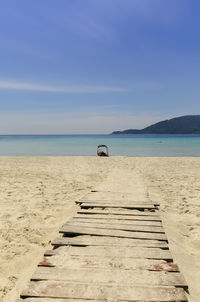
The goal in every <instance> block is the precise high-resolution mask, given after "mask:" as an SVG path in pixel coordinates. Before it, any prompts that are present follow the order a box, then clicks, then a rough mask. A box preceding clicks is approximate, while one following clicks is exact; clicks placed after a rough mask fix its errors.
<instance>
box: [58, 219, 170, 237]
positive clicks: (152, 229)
mask: <svg viewBox="0 0 200 302" xmlns="http://www.w3.org/2000/svg"><path fill="white" fill-rule="evenodd" d="M68 226H69V227H73V226H77V227H82V226H83V227H88V228H95V229H106V230H124V231H133V232H136V231H137V232H148V233H163V234H164V233H165V231H164V229H163V227H160V226H149V225H133V226H132V225H127V224H117V223H101V222H100V223H97V222H96V223H94V222H87V223H84V222H82V221H76V220H71V221H68V222H67V223H66V224H64V225H63V227H66V228H67V227H68Z"/></svg>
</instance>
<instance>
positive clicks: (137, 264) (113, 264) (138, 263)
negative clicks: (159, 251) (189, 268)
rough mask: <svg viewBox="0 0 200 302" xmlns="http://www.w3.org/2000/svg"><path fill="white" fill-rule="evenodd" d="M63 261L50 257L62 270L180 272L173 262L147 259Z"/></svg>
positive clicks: (70, 259) (96, 257) (53, 263)
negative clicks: (99, 269)
mask: <svg viewBox="0 0 200 302" xmlns="http://www.w3.org/2000/svg"><path fill="white" fill-rule="evenodd" d="M62 259H63V261H62V262H60V261H59V259H58V257H49V259H48V261H51V263H52V265H54V266H56V267H60V268H101V269H107V268H114V269H119V270H120V269H124V270H150V271H172V272H179V268H178V266H177V265H176V264H175V263H173V262H167V261H165V260H158V259H146V258H134V260H133V259H132V258H123V257H122V255H121V256H119V257H113V256H112V255H109V256H108V257H103V256H102V257H101V256H93V257H90V256H80V255H79V256H77V255H75V256H70V255H67V256H66V257H65V256H63V257H62Z"/></svg>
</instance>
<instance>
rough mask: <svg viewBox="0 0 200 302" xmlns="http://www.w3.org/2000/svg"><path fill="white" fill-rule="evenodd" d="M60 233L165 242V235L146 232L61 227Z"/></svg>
mask: <svg viewBox="0 0 200 302" xmlns="http://www.w3.org/2000/svg"><path fill="white" fill-rule="evenodd" d="M60 233H65V234H66V235H67V234H70V235H71V234H74V235H78V234H80V235H96V236H110V237H120V238H135V239H154V240H165V241H166V240H167V237H166V235H165V234H159V233H148V232H128V231H122V230H107V229H95V228H88V227H84V226H81V227H78V226H73V227H71V226H67V227H62V228H61V230H60Z"/></svg>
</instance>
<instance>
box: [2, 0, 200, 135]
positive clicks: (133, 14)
mask: <svg viewBox="0 0 200 302" xmlns="http://www.w3.org/2000/svg"><path fill="white" fill-rule="evenodd" d="M199 11H200V2H199V1H198V0H59V1H58V0H28V1H27V0H20V1H17V0H1V1H0V134H94V133H96V134H104V133H110V132H112V131H114V130H124V129H129V128H138V129H141V128H143V127H145V126H148V125H149V124H151V123H154V122H158V121H160V120H163V119H168V118H172V117H175V116H181V115H187V114H200V83H199V79H200V34H199V28H200V18H199Z"/></svg>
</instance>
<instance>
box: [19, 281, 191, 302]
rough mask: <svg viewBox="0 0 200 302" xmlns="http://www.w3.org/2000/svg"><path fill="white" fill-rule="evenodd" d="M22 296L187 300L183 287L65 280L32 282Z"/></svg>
mask: <svg viewBox="0 0 200 302" xmlns="http://www.w3.org/2000/svg"><path fill="white" fill-rule="evenodd" d="M21 297H52V298H68V299H73V298H74V299H96V300H98V299H102V300H103V299H111V298H112V299H116V300H118V301H120V300H127V301H145V300H149V301H160V302H162V301H165V302H167V301H182V302H183V301H187V298H186V295H185V292H184V290H183V289H182V288H175V287H173V286H172V287H161V286H159V287H158V286H157V287H144V286H137V287H130V286H118V285H117V286H111V285H107V286H105V285H91V284H73V283H70V282H63V281H37V282H31V283H30V284H29V286H28V288H27V289H25V290H24V291H23V293H22V295H21Z"/></svg>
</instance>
